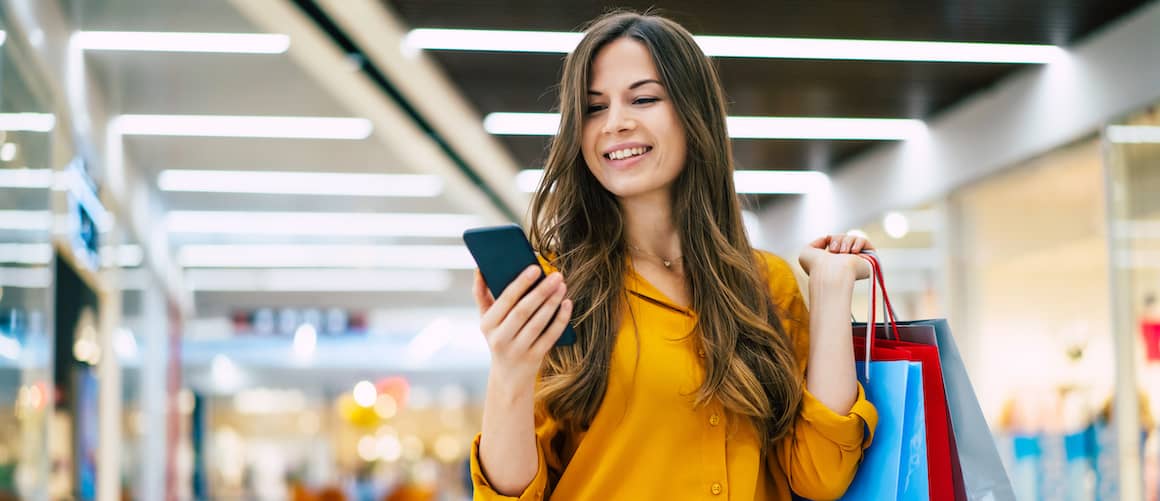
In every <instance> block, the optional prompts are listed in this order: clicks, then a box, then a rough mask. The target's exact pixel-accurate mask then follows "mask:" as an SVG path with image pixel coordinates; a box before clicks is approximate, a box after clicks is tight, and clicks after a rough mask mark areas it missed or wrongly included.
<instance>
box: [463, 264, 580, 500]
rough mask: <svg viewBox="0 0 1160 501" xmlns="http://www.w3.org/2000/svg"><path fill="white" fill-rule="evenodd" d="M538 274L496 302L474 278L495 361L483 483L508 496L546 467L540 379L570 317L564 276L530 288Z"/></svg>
mask: <svg viewBox="0 0 1160 501" xmlns="http://www.w3.org/2000/svg"><path fill="white" fill-rule="evenodd" d="M539 274H540V270H539V267H538V266H532V267H529V268H528V270H526V271H525V273H523V274H522V275H520V277H519V278H517V279H516V280H515V281H513V282H512V283H511V285H509V286H508V287H507V288H506V289H504V291H503V293H502V294H500V297H499V298H494V299H493V298H492V297H491V294H490V293H488V290H487V287H486V285H485V284H484V282H483V277H482V276H481V275H480V274H479V273H478V272H476V274H475V299H476V302H477V303H478V305H479V310H480V316H481V318H480V330H481V331H483V334H484V337H485V338H486V339H487V343H488V348H489V349H490V351H491V358H492V364H491V371H490V372H489V375H488V381H487V396H486V397H485V400H484V405H483V430H482V433H481V435H480V438H479V466H480V469H481V470H482V473H483V477H484V478H483V480H486V482H487V484H488V485H489V486H490V487H491V489H493V490H494V491H496V492H497V493H499V494H501V495H505V496H519V495H520V494H521V493H523V492H524V491H526V490H527V488H528V486H529V485H530V484H531V483H532V481H533V480H535V479H536V477H537V472H538V471H540V469H541V468H542V467H543V465H542V464H541V462H542V461H541V457H540V456H541V455H540V452H539V451H538V450H537V446H536V428H535V408H534V400H535V384H536V374H537V373H538V372H539V368H540V364H541V362H542V361H543V359H544V356H545V355H546V354H547V353H548V350H550V349H551V348H552V346H553V345H554V344H555V343H556V339H558V338H559V337H560V335H561V334H562V333H563V332H564V327H566V326H567V325H568V319H569V318H571V313H572V303H571V301H570V300H567V299H564V294H565V293H566V291H567V287H566V286H565V285H564V280H563V278H562V277H561V276H560V274H559V273H552V274H551V275H549V276H548V277H547V278H545V279H544V280H543V281H542V282H541V283H540V284H539V285H537V286H535V287H532V285H533V284H534V283H535V280H536V278H538V277H539ZM529 289H530V291H529ZM525 292H527V294H526V295H525V294H524V293H525ZM557 308H558V310H557Z"/></svg>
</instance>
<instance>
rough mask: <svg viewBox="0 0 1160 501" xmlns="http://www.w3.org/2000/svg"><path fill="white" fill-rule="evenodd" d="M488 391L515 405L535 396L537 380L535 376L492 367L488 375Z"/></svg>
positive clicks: (506, 402) (508, 403)
mask: <svg viewBox="0 0 1160 501" xmlns="http://www.w3.org/2000/svg"><path fill="white" fill-rule="evenodd" d="M487 393H488V396H489V397H491V398H493V399H495V400H498V401H500V402H503V403H504V404H505V405H515V404H517V403H519V402H522V401H525V400H531V399H532V398H534V397H535V393H536V380H535V377H526V376H520V375H516V374H511V373H508V372H504V371H502V370H496V368H495V367H492V370H491V371H489V372H488V376H487Z"/></svg>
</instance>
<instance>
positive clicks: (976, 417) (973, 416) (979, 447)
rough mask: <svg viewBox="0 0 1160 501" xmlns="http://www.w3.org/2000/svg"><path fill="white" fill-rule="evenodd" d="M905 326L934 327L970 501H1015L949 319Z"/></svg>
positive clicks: (905, 323)
mask: <svg viewBox="0 0 1160 501" xmlns="http://www.w3.org/2000/svg"><path fill="white" fill-rule="evenodd" d="M903 325H916V326H924V325H925V326H931V327H934V332H935V341H936V342H937V343H938V355H939V362H941V363H942V372H943V386H944V388H945V391H946V397H947V408H948V410H949V411H950V417H951V428H952V430H953V432H954V444H955V446H956V449H957V450H956V452H957V454H958V458H959V461H958V465H959V467H960V468H961V469H962V480H963V486H964V489H965V491H966V499H967V500H968V501H1014V500H1015V491H1014V489H1013V488H1012V486H1011V480H1010V479H1009V478H1008V477H1007V471H1006V470H1005V469H1004V468H1003V462H1002V460H1001V459H1000V458H999V449H998V448H997V447H996V446H995V439H994V437H993V435H992V434H991V428H990V427H988V426H987V420H986V418H984V417H983V408H982V407H980V406H979V399H978V397H976V396H975V390H974V387H972V386H971V380H970V378H969V377H968V376H967V369H966V366H965V365H964V364H963V359H962V357H961V356H959V349H958V346H957V345H955V340H954V337H953V336H952V334H951V328H950V324H948V323H947V321H946V319H941V318H940V319H933V320H916V321H911V322H901V323H900V326H903Z"/></svg>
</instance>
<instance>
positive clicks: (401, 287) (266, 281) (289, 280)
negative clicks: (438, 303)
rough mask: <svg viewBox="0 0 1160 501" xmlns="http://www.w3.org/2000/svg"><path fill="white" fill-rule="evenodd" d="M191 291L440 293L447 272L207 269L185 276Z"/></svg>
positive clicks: (446, 281) (446, 284) (448, 282)
mask: <svg viewBox="0 0 1160 501" xmlns="http://www.w3.org/2000/svg"><path fill="white" fill-rule="evenodd" d="M185 283H187V284H188V285H189V288H190V290H193V291H203V292H204V291H213V292H423V291H433V292H441V291H445V290H447V288H448V287H450V286H451V273H450V272H449V271H447V270H356V269H304V270H287V269H280V270H272V269H265V270H207V269H195V270H188V271H186V273H185Z"/></svg>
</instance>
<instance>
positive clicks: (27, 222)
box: [0, 210, 52, 231]
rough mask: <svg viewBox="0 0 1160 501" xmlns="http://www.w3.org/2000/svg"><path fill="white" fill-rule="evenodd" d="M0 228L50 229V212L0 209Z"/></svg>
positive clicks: (19, 229)
mask: <svg viewBox="0 0 1160 501" xmlns="http://www.w3.org/2000/svg"><path fill="white" fill-rule="evenodd" d="M0 230H16V231H52V213H51V212H49V211H46V210H0Z"/></svg>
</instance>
